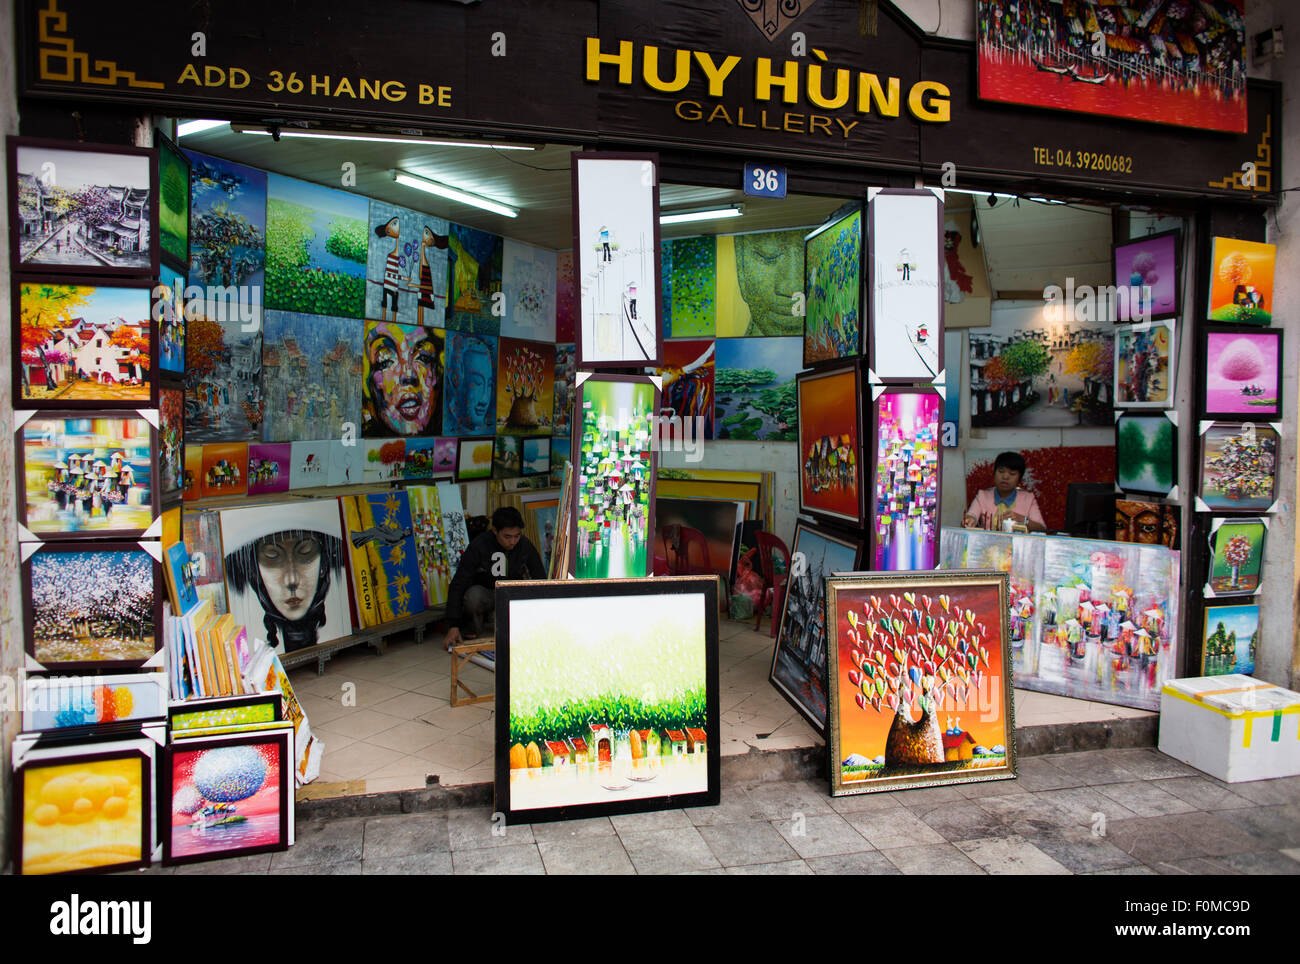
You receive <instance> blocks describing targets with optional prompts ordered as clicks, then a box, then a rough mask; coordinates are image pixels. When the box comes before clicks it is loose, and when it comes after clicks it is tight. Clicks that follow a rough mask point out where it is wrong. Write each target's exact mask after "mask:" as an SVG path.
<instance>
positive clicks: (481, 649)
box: [451, 638, 497, 706]
mask: <svg viewBox="0 0 1300 964" xmlns="http://www.w3.org/2000/svg"><path fill="white" fill-rule="evenodd" d="M496 648H497V641H496V639H495V638H493V639H478V640H475V641H473V642H470V643H457V644H456V645H455V646H453V647H452V648H451V705H452V706H474V705H476V704H478V703H491V702H494V701H495V700H496V698H497V697H496V693H484V694H482V695H481V696H480V695H479V694H478V693H475V692H474V691H473V690H472V689H470V688H469V685H468V684H467V683H466V682H465V681H464V680H463V679H461V678H460V671H461V670H462V669H464V668H465V664H466V663H469V662H471V661H472V660H473V659H474V656H475V654H477V653H485V652H488V651H489V650H495V649H496ZM475 665H477V664H475ZM461 690H464V691H465V692H466V693H467V694H469V695H468V696H461V695H460V691H461Z"/></svg>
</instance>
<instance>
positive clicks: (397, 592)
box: [341, 490, 424, 626]
mask: <svg viewBox="0 0 1300 964" xmlns="http://www.w3.org/2000/svg"><path fill="white" fill-rule="evenodd" d="M341 501H342V503H343V512H344V515H345V517H346V520H347V525H346V531H345V533H344V538H345V539H346V540H347V544H348V551H349V552H350V553H351V557H352V584H353V589H354V590H355V593H356V604H357V610H358V614H359V615H360V616H361V621H362V623H363V624H364V625H365V626H378V625H380V624H381V623H388V622H392V621H393V620H395V619H404V618H406V617H407V616H414V615H415V614H416V613H420V612H423V611H424V583H423V581H422V580H421V578H420V566H419V557H418V554H417V552H416V547H415V526H414V523H413V522H412V520H411V503H410V500H409V498H408V496H407V494H406V492H404V491H401V490H392V491H389V492H374V493H370V494H368V495H355V496H345V497H344V498H343V499H342V500H341Z"/></svg>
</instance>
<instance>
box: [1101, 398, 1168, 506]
mask: <svg viewBox="0 0 1300 964" xmlns="http://www.w3.org/2000/svg"><path fill="white" fill-rule="evenodd" d="M1171 414H1174V413H1171V412H1167V411H1149V410H1142V409H1138V410H1136V411H1128V410H1117V411H1116V412H1115V485H1116V487H1117V488H1118V489H1119V490H1120V491H1121V492H1127V493H1137V494H1141V495H1151V496H1155V497H1156V498H1158V499H1169V498H1172V497H1173V492H1174V490H1175V489H1177V488H1178V424H1177V422H1175V421H1174V419H1172V418H1171V417H1170V415H1171ZM1130 424H1135V425H1137V424H1140V426H1145V429H1146V431H1145V433H1144V434H1145V435H1146V436H1148V437H1149V436H1150V430H1151V428H1152V427H1153V426H1156V427H1159V426H1162V425H1167V426H1168V428H1169V435H1170V441H1169V471H1170V482H1169V485H1168V486H1166V487H1164V488H1162V487H1161V486H1160V485H1159V484H1158V482H1156V481H1155V480H1154V479H1153V480H1152V483H1151V484H1146V483H1145V482H1144V481H1142V480H1141V479H1134V478H1133V476H1132V475H1131V474H1130V475H1129V476H1128V477H1127V479H1126V477H1125V462H1124V456H1125V453H1126V452H1128V450H1129V449H1130V447H1131V445H1130V443H1129V442H1128V441H1125V438H1124V426H1125V425H1130ZM1134 444H1135V443H1134ZM1144 444H1145V439H1144ZM1148 463H1149V464H1152V465H1154V464H1155V463H1154V461H1153V460H1150V459H1148V460H1145V461H1144V462H1141V463H1139V464H1148Z"/></svg>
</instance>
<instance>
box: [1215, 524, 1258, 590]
mask: <svg viewBox="0 0 1300 964" xmlns="http://www.w3.org/2000/svg"><path fill="white" fill-rule="evenodd" d="M1210 526H1211V529H1210V551H1211V560H1210V585H1209V588H1208V589H1207V590H1206V592H1205V595H1207V596H1250V595H1254V594H1255V593H1256V592H1258V591H1259V582H1260V573H1261V571H1262V569H1263V565H1264V538H1265V536H1267V535H1268V521H1267V520H1265V519H1229V518H1217V519H1214V520H1213V521H1212V522H1211V523H1210Z"/></svg>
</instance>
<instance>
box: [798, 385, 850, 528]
mask: <svg viewBox="0 0 1300 964" xmlns="http://www.w3.org/2000/svg"><path fill="white" fill-rule="evenodd" d="M845 375H849V376H851V377H852V380H853V392H852V395H853V397H852V400H851V402H850V400H849V399H848V398H847V397H844V398H840V397H839V396H845V395H846V393H845V392H843V391H841V392H839V396H837V398H836V399H835V400H834V401H832V402H830V403H829V404H830V406H831V408H832V410H833V411H837V412H840V413H841V414H842V413H843V411H844V409H843V407H842V403H843V402H850V405H851V408H850V410H851V411H852V412H853V419H854V424H853V431H854V432H855V433H856V437H855V438H854V439H853V445H852V449H853V451H852V453H851V454H852V455H853V458H854V462H855V464H854V468H853V474H854V480H855V481H854V485H855V488H856V505H855V506H854V507H853V512H852V513H849V512H847V511H839V510H836V509H828V508H825V507H823V506H819V505H817V504H816V503H815V502H814V501H810V500H809V496H810V495H815V493H814V492H813V489H812V488H811V486H810V484H809V482H808V478H807V477H808V476H809V475H810V474H812V471H813V470H812V467H811V464H810V463H811V460H812V446H813V445H819V446H820V445H821V441H822V440H823V439H826V440H829V439H831V437H832V436H835V435H843V434H844V433H843V432H838V431H832V432H831V433H830V434H829V435H828V434H827V433H825V432H814V433H812V434H808V423H809V419H808V418H806V417H805V407H804V400H805V398H806V397H807V395H806V392H807V391H808V386H816V385H817V383H818V382H820V381H821V380H823V379H828V378H840V377H843V376H845ZM795 394H796V399H797V405H798V409H799V448H798V459H799V511H800V513H802V514H804V515H811V516H815V517H817V518H819V519H822V520H824V521H826V522H830V523H838V524H840V525H843V524H846V523H847V524H848V525H850V526H861V525H863V524H864V522H865V517H866V470H865V469H864V467H863V461H864V459H863V455H864V454H865V451H866V445H865V438H864V433H863V415H862V413H863V405H862V369H861V364H860V363H859V362H858V361H857V360H852V361H850V362H848V363H847V364H843V363H841V364H840V365H837V366H834V367H824V368H819V369H816V370H814V371H809V372H800V373H799V374H798V375H797V376H796V377H795ZM830 427H831V428H838V427H843V426H835V425H832V426H830ZM827 444H828V445H829V444H830V443H829V441H828V442H827ZM837 459H838V456H837ZM837 464H838V462H837ZM844 501H845V503H846V504H845V506H844V508H845V509H847V508H848V505H847V501H848V500H847V499H846V500H844Z"/></svg>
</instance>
